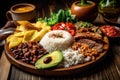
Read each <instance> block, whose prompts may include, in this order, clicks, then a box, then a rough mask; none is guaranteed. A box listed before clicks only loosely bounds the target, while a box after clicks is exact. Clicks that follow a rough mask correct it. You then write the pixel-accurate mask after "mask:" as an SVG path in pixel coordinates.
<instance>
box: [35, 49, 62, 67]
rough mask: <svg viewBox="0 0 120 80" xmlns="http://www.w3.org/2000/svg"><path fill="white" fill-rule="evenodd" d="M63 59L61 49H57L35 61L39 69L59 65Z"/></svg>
mask: <svg viewBox="0 0 120 80" xmlns="http://www.w3.org/2000/svg"><path fill="white" fill-rule="evenodd" d="M62 60H63V54H62V52H61V51H59V50H56V51H53V52H51V53H49V54H46V55H44V56H43V57H41V58H40V59H39V60H37V62H36V63H35V67H36V68H37V69H46V68H51V67H55V66H57V65H58V64H59V63H60V62H61V61H62Z"/></svg>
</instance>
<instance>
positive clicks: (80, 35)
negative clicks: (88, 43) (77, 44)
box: [74, 32, 102, 40]
mask: <svg viewBox="0 0 120 80" xmlns="http://www.w3.org/2000/svg"><path fill="white" fill-rule="evenodd" d="M74 38H75V40H78V39H81V38H82V39H83V38H88V39H93V40H102V35H100V34H97V33H93V32H83V33H76V34H75V36H74Z"/></svg>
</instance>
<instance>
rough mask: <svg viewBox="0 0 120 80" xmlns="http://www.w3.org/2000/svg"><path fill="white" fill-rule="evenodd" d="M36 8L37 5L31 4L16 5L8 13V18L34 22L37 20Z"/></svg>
mask: <svg viewBox="0 0 120 80" xmlns="http://www.w3.org/2000/svg"><path fill="white" fill-rule="evenodd" d="M35 8H36V7H35V5H33V4H29V3H19V4H15V5H13V6H12V7H11V8H10V10H9V11H7V12H6V17H7V19H8V20H13V21H22V20H27V21H33V20H35V19H36V13H35Z"/></svg>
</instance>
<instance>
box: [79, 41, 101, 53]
mask: <svg viewBox="0 0 120 80" xmlns="http://www.w3.org/2000/svg"><path fill="white" fill-rule="evenodd" d="M79 43H84V44H87V45H88V46H89V47H90V48H94V49H96V50H97V51H98V52H102V50H103V44H102V43H97V42H96V41H94V40H90V39H80V40H79Z"/></svg>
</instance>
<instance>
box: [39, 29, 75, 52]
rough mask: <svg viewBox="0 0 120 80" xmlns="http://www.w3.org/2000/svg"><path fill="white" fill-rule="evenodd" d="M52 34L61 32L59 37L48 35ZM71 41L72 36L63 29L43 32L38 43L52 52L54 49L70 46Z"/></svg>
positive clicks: (63, 48)
mask: <svg viewBox="0 0 120 80" xmlns="http://www.w3.org/2000/svg"><path fill="white" fill-rule="evenodd" d="M52 34H62V35H63V38H61V37H50V35H52ZM72 42H73V37H72V36H71V34H70V33H69V32H67V31H64V30H54V31H50V32H48V33H46V34H45V36H44V37H43V38H42V39H41V41H40V44H41V45H42V46H43V47H44V48H45V49H46V50H47V51H48V52H52V51H54V50H65V49H67V48H68V47H69V46H71V44H72Z"/></svg>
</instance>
